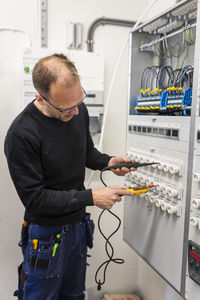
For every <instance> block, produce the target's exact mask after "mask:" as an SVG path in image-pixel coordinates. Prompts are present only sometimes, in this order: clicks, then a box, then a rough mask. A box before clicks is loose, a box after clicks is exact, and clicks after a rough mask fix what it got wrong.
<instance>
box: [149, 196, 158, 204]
mask: <svg viewBox="0 0 200 300" xmlns="http://www.w3.org/2000/svg"><path fill="white" fill-rule="evenodd" d="M156 199H157V197H156V196H154V195H151V196H150V199H149V202H151V203H152V204H153V203H155V202H156Z"/></svg>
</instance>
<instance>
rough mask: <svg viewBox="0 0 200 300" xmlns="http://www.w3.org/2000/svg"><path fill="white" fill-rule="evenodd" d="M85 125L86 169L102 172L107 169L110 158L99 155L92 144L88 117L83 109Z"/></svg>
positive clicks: (103, 154) (102, 154)
mask: <svg viewBox="0 0 200 300" xmlns="http://www.w3.org/2000/svg"><path fill="white" fill-rule="evenodd" d="M85 115H86V124H87V128H86V130H87V154H86V167H87V168H90V169H92V170H102V169H103V168H105V167H107V165H108V162H109V160H110V159H111V157H112V156H109V155H107V154H105V153H101V152H100V151H98V150H97V149H96V148H95V147H94V143H93V140H92V137H91V134H90V130H89V115H88V111H87V108H85Z"/></svg>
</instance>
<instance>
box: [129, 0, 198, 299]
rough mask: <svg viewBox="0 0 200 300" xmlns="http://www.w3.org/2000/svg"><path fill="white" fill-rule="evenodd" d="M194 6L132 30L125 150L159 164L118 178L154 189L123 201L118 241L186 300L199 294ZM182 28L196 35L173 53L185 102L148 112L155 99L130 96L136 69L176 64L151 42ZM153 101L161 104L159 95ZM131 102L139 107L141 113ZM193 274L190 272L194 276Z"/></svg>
mask: <svg viewBox="0 0 200 300" xmlns="http://www.w3.org/2000/svg"><path fill="white" fill-rule="evenodd" d="M199 3H200V1H194V0H190V1H181V2H179V3H177V4H176V5H175V6H174V7H172V8H171V9H170V10H168V11H165V12H164V13H163V14H161V15H159V16H157V17H156V18H153V19H151V20H150V21H148V22H147V23H145V24H142V25H141V26H140V27H139V28H138V29H137V30H135V31H132V32H131V33H130V45H129V46H130V49H129V53H130V54H129V55H130V65H129V97H128V115H127V155H128V156H129V157H130V158H132V159H134V160H136V161H139V162H152V161H156V162H159V165H157V166H156V165H154V167H152V166H151V167H144V168H140V169H138V170H137V171H136V172H132V173H130V174H129V175H127V176H126V178H125V185H126V186H127V187H130V186H135V185H151V184H155V185H156V188H155V189H154V190H152V191H149V192H148V193H147V194H141V195H138V196H133V197H126V198H125V210H124V240H125V241H126V242H127V243H128V244H129V245H130V246H131V247H132V248H133V249H134V250H135V251H136V252H137V253H138V254H139V255H140V256H141V257H142V258H143V259H144V260H145V261H146V262H147V263H148V264H149V265H150V266H151V267H152V268H153V269H154V270H156V271H157V272H158V273H159V274H160V276H162V277H163V278H164V279H165V280H166V281H167V282H168V283H169V284H170V285H171V286H172V287H173V288H174V289H175V290H176V291H177V292H178V293H179V294H180V295H181V296H182V297H183V298H185V299H189V300H197V299H199V295H200V286H199V284H198V283H197V281H198V280H196V282H195V281H194V279H191V276H190V275H191V274H190V273H189V270H188V257H189V256H188V251H189V248H188V241H189V240H192V241H193V242H195V243H196V244H197V245H200V165H199V164H200V118H199V97H200V85H199V84H200V74H199V52H200V41H199V37H200V23H199V20H200V16H199ZM179 21H180V22H179ZM161 22H162V23H164V24H162V25H161ZM173 24H175V25H174V27H173V26H172V25H173ZM167 26H168V27H167ZM170 26H171V27H170ZM164 27H165V28H166V32H164ZM175 27H176V28H175ZM170 28H171V29H170ZM167 30H168V31H167ZM188 30H190V31H191V32H192V33H193V35H195V34H196V40H195V43H194V45H190V46H188V49H187V47H186V48H185V50H184V51H187V55H185V54H184V53H185V52H183V53H182V54H181V55H180V57H179V68H180V64H181V63H180V61H181V62H183V64H184V65H183V66H186V65H191V66H192V67H193V82H192V104H191V105H188V106H184V105H183V106H182V107H181V108H180V110H178V109H177V110H175V113H172V112H173V110H170V109H169V110H168V113H167V110H166V111H165V113H163V111H161V104H160V107H159V108H157V111H156V113H154V111H153V110H154V109H155V108H156V106H155V105H157V104H155V103H154V102H153V100H152V99H154V100H156V101H157V100H158V99H156V97H154V94H153V92H152V95H153V97H154V98H153V97H152V98H151V96H150V98H148V99H151V100H148V101H151V103H153V104H152V106H150V105H149V106H148V105H147V104H148V101H147V102H145V101H143V103H142V102H139V101H138V100H137V99H141V97H140V96H139V97H140V98H138V95H139V94H141V93H143V91H142V92H141V90H140V83H141V78H142V75H143V71H144V69H145V68H146V67H147V66H150V67H151V66H153V65H157V66H158V65H160V66H162V65H171V66H172V68H173V69H176V65H177V64H178V59H176V58H174V57H173V58H172V57H167V56H166V55H165V56H163V57H159V58H158V57H157V56H156V54H155V45H159V49H161V50H162V47H163V43H164V42H163V41H165V43H166V41H167V45H168V47H169V48H170V47H172V46H173V45H175V43H176V42H177V41H179V40H180V41H181V40H182V39H183V37H184V35H186V34H187V32H188ZM147 40H148V42H146V41H147ZM184 43H185V40H184ZM183 66H181V67H183ZM176 88H177V89H178V87H176ZM145 93H146V91H145ZM174 93H176V95H177V93H178V92H176V91H175V92H174ZM168 94H170V91H168ZM170 95H172V94H170ZM158 98H159V101H160V103H161V100H160V99H161V94H160V95H159V96H158ZM142 99H144V98H142ZM145 99H147V97H146V98H145ZM169 99H170V97H169ZM173 99H174V98H173ZM176 99H177V98H176V96H175V100H176ZM169 101H170V100H168V104H169V105H168V107H172V106H173V107H175V106H176V107H177V103H176V101H174V100H173V101H174V103H172V104H173V105H172V106H170V102H169ZM138 103H139V104H138ZM140 103H142V104H141V107H139V105H140ZM156 103H157V102H156ZM179 106H181V105H179ZM138 107H139V109H143V111H142V113H140V110H139V109H138ZM146 107H151V108H146ZM136 108H137V109H136ZM147 109H148V112H147V111H145V110H147ZM159 109H160V111H159ZM178 112H179V113H178ZM198 130H199V135H198V134H197V132H198ZM197 137H198V139H197ZM191 203H192V205H191ZM190 209H191V210H190ZM192 249H193V248H192ZM196 250H197V249H193V250H192V251H193V252H195V251H196ZM195 253H196V252H195ZM197 254H198V253H197ZM195 255H196V254H195ZM193 256H194V255H193ZM197 257H198V255H197ZM190 259H191V258H190ZM192 259H194V257H193V258H192ZM197 260H198V259H197ZM199 260H200V252H199ZM192 263H193V262H192ZM199 265H200V264H199ZM193 266H194V265H193ZM195 268H196V266H195ZM199 268H200V267H199ZM196 269H197V268H196ZM195 272H196V271H195ZM195 272H194V273H195ZM198 272H199V271H198V270H197V272H196V273H197V274H196V273H195V274H193V275H194V276H199V279H200V273H198ZM198 274H199V275H198Z"/></svg>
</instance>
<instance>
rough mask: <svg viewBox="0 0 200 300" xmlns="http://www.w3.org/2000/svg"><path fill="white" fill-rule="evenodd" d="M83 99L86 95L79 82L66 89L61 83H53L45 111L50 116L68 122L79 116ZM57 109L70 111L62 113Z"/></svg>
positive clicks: (44, 107)
mask: <svg viewBox="0 0 200 300" xmlns="http://www.w3.org/2000/svg"><path fill="white" fill-rule="evenodd" d="M83 98H84V93H83V90H82V88H81V84H80V81H79V80H77V82H75V83H74V84H73V85H72V86H70V87H66V86H64V84H62V83H60V82H56V83H52V84H51V85H50V95H49V97H48V99H46V101H45V100H44V101H43V109H44V112H45V114H47V115H48V116H50V117H52V118H56V119H59V120H61V121H63V122H67V121H70V120H71V119H72V118H73V116H74V115H78V113H79V109H78V106H77V105H78V104H80V102H81V100H82V99H83ZM43 99H44V98H43ZM47 101H48V102H47ZM52 105H53V106H54V107H53V106H52ZM56 108H57V109H61V110H68V109H69V111H67V112H60V111H58V110H57V109H56ZM71 108H72V109H71Z"/></svg>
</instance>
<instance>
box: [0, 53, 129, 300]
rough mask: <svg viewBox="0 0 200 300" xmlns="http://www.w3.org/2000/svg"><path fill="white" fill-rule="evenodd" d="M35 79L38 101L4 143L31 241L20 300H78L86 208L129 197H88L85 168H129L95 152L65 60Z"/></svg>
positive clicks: (102, 191)
mask: <svg viewBox="0 0 200 300" xmlns="http://www.w3.org/2000/svg"><path fill="white" fill-rule="evenodd" d="M32 77H33V84H34V87H35V89H36V90H37V92H38V93H37V94H36V99H35V100H34V101H33V102H32V103H30V104H29V105H28V106H27V107H26V108H25V109H24V111H23V112H21V113H20V114H19V115H18V116H17V118H16V119H15V120H14V122H13V123H12V125H11V127H10V128H9V130H8V133H7V136H6V139H5V154H6V157H7V161H8V166H9V170H10V174H11V177H12V180H13V182H14V185H15V188H16V190H17V193H18V195H19V197H20V199H21V201H22V203H23V205H24V206H25V216H24V219H25V221H26V222H27V223H25V226H26V225H27V224H28V236H24V237H23V238H22V241H21V245H22V251H23V255H24V261H23V273H24V276H25V282H24V286H23V293H22V294H21V293H20V296H19V299H26V300H72V299H73V300H82V299H84V293H83V291H84V283H85V271H86V256H87V246H89V247H92V233H93V223H92V221H91V220H90V219H89V216H88V214H86V213H85V209H86V206H91V205H96V206H98V207H100V208H102V209H110V208H112V206H113V204H114V203H115V202H118V201H121V197H120V196H119V195H130V194H131V192H129V191H126V190H125V189H123V188H121V187H119V186H112V187H104V188H99V189H94V190H91V189H88V190H85V188H84V178H85V167H88V168H91V169H93V170H96V169H98V170H102V169H103V168H104V167H106V166H107V165H109V166H110V165H113V164H116V163H120V162H129V161H130V160H129V159H127V158H126V157H110V156H108V155H107V154H102V153H100V152H99V151H98V150H97V149H95V148H94V144H93V142H92V139H91V136H90V133H89V117H88V112H87V109H86V106H85V105H84V103H83V100H84V98H85V97H86V93H85V91H84V89H83V88H82V87H81V83H80V78H79V75H78V73H77V70H76V68H75V66H74V64H73V63H72V62H71V61H70V60H69V59H68V58H67V57H66V56H64V55H63V54H54V55H52V56H49V57H45V58H42V59H41V60H40V61H39V62H38V63H37V64H36V65H35V67H34V69H33V74H32ZM132 170H134V169H132ZM114 172H115V174H117V175H125V174H126V173H127V172H130V170H128V169H126V168H122V169H121V170H120V169H117V170H115V171H114ZM20 297H21V298H20Z"/></svg>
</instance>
